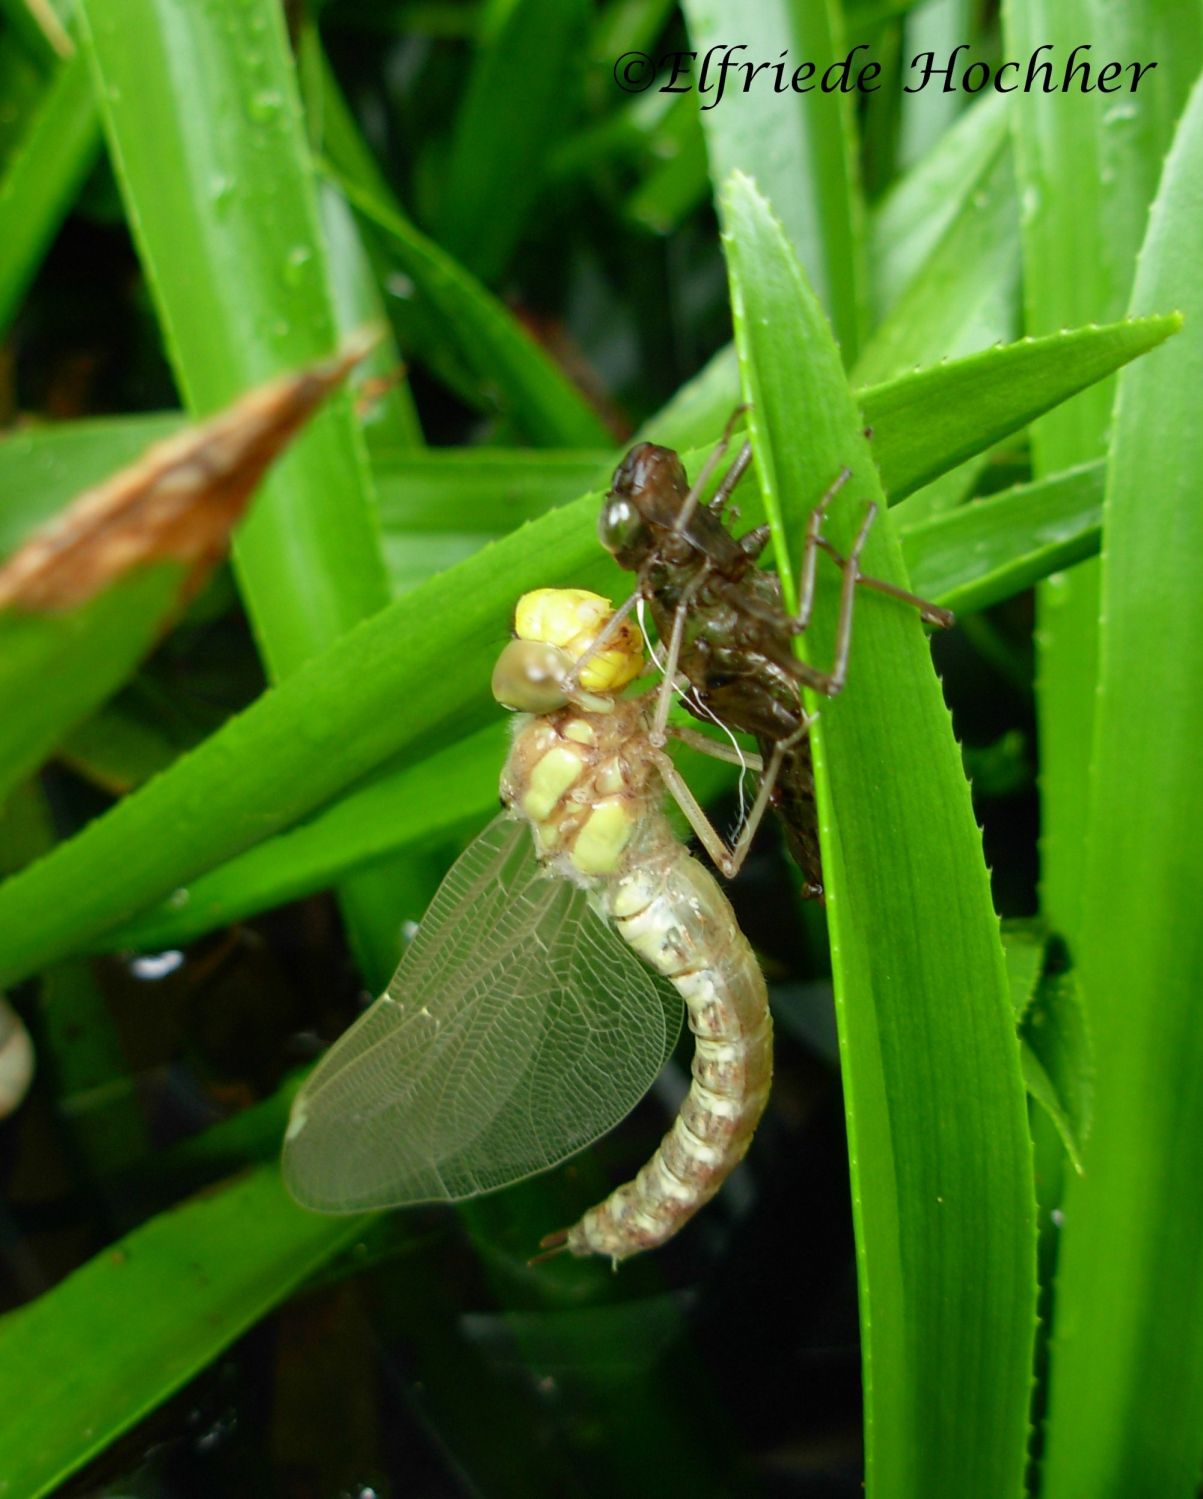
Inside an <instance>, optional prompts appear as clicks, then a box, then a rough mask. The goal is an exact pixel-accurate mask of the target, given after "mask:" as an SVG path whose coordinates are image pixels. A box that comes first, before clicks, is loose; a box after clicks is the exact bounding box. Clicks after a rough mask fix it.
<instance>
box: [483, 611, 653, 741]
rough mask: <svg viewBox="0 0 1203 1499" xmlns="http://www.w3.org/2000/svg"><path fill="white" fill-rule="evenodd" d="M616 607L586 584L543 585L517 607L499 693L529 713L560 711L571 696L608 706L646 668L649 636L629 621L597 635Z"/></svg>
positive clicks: (592, 706)
mask: <svg viewBox="0 0 1203 1499" xmlns="http://www.w3.org/2000/svg"><path fill="white" fill-rule="evenodd" d="M613 613H614V608H613V605H612V604H611V603H610V600H609V599H607V598H603V597H602V596H601V595H600V594H596V593H589V592H588V591H587V590H586V589H583V588H536V589H534V590H533V591H532V592H531V593H524V594H523V595H522V597H521V598H520V599H519V600H518V606H517V608H516V609H515V611H514V633H515V635H516V637H517V638H516V639H514V640H511V641H510V643H509V644H508V645H507V646H506V648H505V649H504V650H503V651H502V653H501V655H500V656H499V657H498V660H497V665H496V666H495V667H494V668H493V696H494V697H495V698H496V699H497V701H498V702H499V703H501V704H502V706H503V707H506V708H516V709H518V710H519V711H520V712H523V713H554V712H555V711H556V710H557V709H559V708H564V707H567V705H568V704H569V703H573V704H575V705H576V706H577V707H580V708H584V709H586V710H587V711H589V712H591V713H605V712H608V711H609V710H610V708H611V707H612V705H613V698H614V695H615V694H616V693H618V692H621V690H622V689H623V688H624V687H625V686H626V685H627V683H628V682H631V681H633V680H634V679H635V678H636V677H637V676H638V675H639V673H640V671H641V670H642V669H643V641H642V638H641V636H640V634H639V631H638V630H637V629H636V628H635V627H634V625H632V624H631V623H630V622H629V621H624V622H623V624H622V625H621V626H620V627H619V628H618V629H617V630H616V631H614V633H613V635H612V636H611V638H609V639H608V640H606V641H604V642H603V643H602V648H601V649H600V650H598V649H597V648H596V647H597V642H598V640H599V637H600V636H601V635H602V633H603V631H604V630H605V629H606V626H607V625H608V624H609V623H610V619H611V617H612V615H613Z"/></svg>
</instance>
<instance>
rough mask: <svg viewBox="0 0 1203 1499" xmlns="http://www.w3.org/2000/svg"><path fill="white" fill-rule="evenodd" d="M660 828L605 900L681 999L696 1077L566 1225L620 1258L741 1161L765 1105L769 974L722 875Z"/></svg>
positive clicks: (665, 1232)
mask: <svg viewBox="0 0 1203 1499" xmlns="http://www.w3.org/2000/svg"><path fill="white" fill-rule="evenodd" d="M665 836H666V840H667V841H666V842H665V844H664V845H662V846H661V847H660V848H659V849H656V850H654V851H653V850H650V849H648V848H647V847H646V846H643V847H639V848H634V849H632V850H631V852H630V854H629V856H628V860H627V863H628V868H627V869H626V870H625V871H624V872H623V873H622V874H620V875H619V876H618V877H617V878H616V879H615V880H614V882H613V885H612V887H611V888H610V889H609V890H608V892H607V897H608V899H607V904H608V906H609V912H610V916H611V919H612V920H613V921H614V924H615V926H616V927H617V929H618V931H619V932H620V933H621V934H622V935H623V936H624V937H625V938H626V940H627V941H628V942H629V943H630V944H631V946H632V947H633V948H634V949H635V950H636V952H638V953H639V955H640V957H642V958H643V959H644V960H645V961H646V962H648V963H650V964H651V965H652V967H654V968H655V969H657V971H658V972H660V973H662V974H664V975H665V977H666V978H668V979H669V980H670V982H671V983H672V984H673V985H674V986H675V987H676V989H677V990H678V992H679V993H680V995H681V997H682V999H683V1000H684V1001H685V1006H686V1009H687V1011H688V1014H689V1026H690V1029H691V1030H692V1031H693V1033H694V1036H695V1037H696V1043H695V1045H696V1050H695V1054H694V1062H693V1082H692V1084H691V1086H690V1089H689V1093H688V1095H687V1096H686V1099H685V1102H684V1104H683V1105H682V1108H681V1111H680V1113H679V1114H678V1116H677V1118H676V1119H675V1120H674V1122H673V1126H672V1128H671V1129H670V1130H669V1132H668V1134H667V1135H665V1137H664V1139H663V1140H662V1141H661V1142H660V1145H659V1148H658V1149H657V1151H656V1153H655V1155H654V1156H653V1157H652V1159H651V1160H650V1161H649V1162H648V1163H647V1165H646V1166H644V1168H643V1169H642V1170H641V1171H640V1172H639V1174H638V1175H637V1176H636V1177H635V1179H634V1180H633V1181H631V1182H628V1183H626V1185H624V1186H621V1187H619V1188H618V1189H617V1191H615V1192H613V1193H611V1195H610V1196H609V1197H608V1198H607V1199H606V1200H605V1201H604V1202H602V1203H600V1204H599V1205H598V1206H597V1207H595V1208H591V1209H590V1210H589V1212H587V1213H586V1214H585V1215H584V1217H583V1218H582V1219H581V1220H580V1222H579V1223H577V1224H576V1225H575V1227H573V1228H571V1229H570V1230H569V1231H568V1237H567V1246H568V1248H569V1250H571V1251H572V1253H574V1254H581V1255H583V1254H604V1255H608V1256H609V1257H610V1258H611V1259H613V1260H621V1259H624V1258H626V1257H627V1256H628V1255H631V1254H636V1253H638V1252H639V1251H641V1250H644V1249H654V1248H656V1247H657V1246H658V1245H660V1244H662V1243H664V1242H665V1240H666V1239H669V1238H671V1236H672V1235H673V1234H674V1233H676V1231H677V1230H678V1229H679V1228H680V1227H681V1225H682V1224H683V1223H684V1222H685V1221H686V1220H687V1219H689V1218H691V1217H692V1216H693V1215H694V1213H696V1212H697V1210H698V1209H699V1208H700V1207H702V1206H703V1205H704V1204H705V1203H707V1202H709V1200H710V1199H711V1198H712V1197H713V1196H714V1194H715V1193H716V1192H717V1191H718V1190H719V1188H720V1187H721V1186H722V1184H723V1182H725V1181H726V1179H727V1177H728V1176H729V1175H730V1174H731V1172H732V1171H733V1170H734V1169H735V1167H736V1166H737V1165H738V1164H739V1162H740V1161H741V1160H742V1159H743V1157H744V1154H745V1153H746V1151H747V1148H748V1145H749V1143H750V1141H751V1138H752V1135H753V1132H754V1131H755V1129H756V1125H757V1122H758V1121H759V1119H760V1116H761V1114H762V1113H763V1112H764V1107H765V1104H766V1102H767V1101H768V1095H769V1085H770V1082H771V1079H772V1071H773V1061H772V1023H771V1021H770V1019H769V1010H768V995H767V992H766V990H765V984H764V978H763V976H762V975H761V972H760V969H759V966H758V965H757V962H756V959H755V956H754V955H753V953H752V950H751V948H750V947H749V946H748V944H747V942H746V940H745V939H744V937H743V935H742V933H741V932H740V931H739V928H738V926H737V925H736V923H735V917H734V913H733V912H732V910H731V907H730V905H729V904H728V902H727V899H726V897H725V896H724V895H723V893H722V891H721V890H720V889H719V887H718V885H717V883H716V882H715V880H714V879H713V878H712V877H711V875H710V874H709V873H708V872H707V870H705V869H704V868H703V867H702V866H701V865H700V864H698V863H697V861H696V860H694V859H693V858H691V856H690V855H689V853H688V851H687V850H686V849H685V848H684V847H683V846H682V845H680V844H678V843H676V842H675V840H671V834H669V833H668V832H667V829H666V830H665Z"/></svg>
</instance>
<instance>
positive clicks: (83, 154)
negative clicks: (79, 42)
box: [0, 53, 100, 330]
mask: <svg viewBox="0 0 1203 1499" xmlns="http://www.w3.org/2000/svg"><path fill="white" fill-rule="evenodd" d="M99 149H100V117H99V115H98V114H97V111H96V104H95V101H94V99H93V95H92V78H91V75H90V73H89V71H88V63H87V59H86V58H85V57H83V56H81V55H80V54H79V53H76V55H75V56H74V57H70V58H68V59H67V61H66V62H64V63H62V64H61V65H60V67H59V69H58V72H57V73H56V75H55V77H54V78H53V80H52V81H51V83H50V84H49V86H48V87H47V89H46V94H45V97H44V98H43V100H42V103H41V107H40V108H39V109H38V112H37V114H36V115H35V116H34V118H33V119H32V120H31V121H30V124H29V128H28V130H27V132H26V135H25V139H24V140H23V141H22V143H21V145H20V146H19V147H18V148H17V150H16V152H15V154H14V156H13V158H12V160H11V161H10V162H9V163H8V166H7V168H6V170H5V173H4V178H3V181H0V330H4V329H7V328H8V326H9V324H10V322H11V321H12V317H13V313H14V312H15V311H16V309H17V307H18V305H19V303H20V300H21V298H22V296H23V295H24V293H25V289H26V287H27V286H28V285H29V282H30V281H31V280H32V278H33V276H34V273H35V272H36V271H37V268H38V265H39V264H40V262H41V258H42V256H43V254H44V253H45V251H46V248H47V246H48V245H49V244H50V242H51V240H52V239H53V237H54V235H55V233H56V232H57V230H58V227H59V225H60V224H61V223H62V221H63V219H64V218H65V217H66V214H67V211H68V209H69V208H70V207H71V205H72V203H73V202H74V201H75V197H76V194H77V193H78V191H79V189H80V187H81V185H82V183H83V180H84V178H85V176H86V175H87V173H88V170H89V168H90V167H91V166H92V163H93V162H94V161H95V160H96V155H97V152H98V151H99Z"/></svg>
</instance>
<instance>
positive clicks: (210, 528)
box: [0, 335, 375, 614]
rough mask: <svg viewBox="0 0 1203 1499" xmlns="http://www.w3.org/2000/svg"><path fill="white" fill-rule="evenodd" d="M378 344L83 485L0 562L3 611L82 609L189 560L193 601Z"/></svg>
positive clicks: (263, 391)
mask: <svg viewBox="0 0 1203 1499" xmlns="http://www.w3.org/2000/svg"><path fill="white" fill-rule="evenodd" d="M374 342H375V336H374V335H360V336H358V337H357V338H355V339H354V340H353V341H352V342H350V343H349V344H348V345H347V347H346V348H345V349H344V350H342V351H341V352H340V353H338V354H336V355H335V356H334V357H333V358H331V359H328V360H324V361H322V362H321V363H318V364H312V365H307V366H306V367H305V368H304V369H301V370H297V371H295V372H294V373H292V374H290V375H283V376H281V377H279V378H278V379H276V380H272V381H269V382H268V383H267V384H266V385H260V386H257V387H256V388H255V389H254V390H252V391H249V392H248V393H247V394H246V395H244V396H241V397H240V398H239V399H238V400H237V401H235V402H234V404H233V405H232V406H227V407H226V409H225V410H224V411H222V412H220V413H219V414H218V415H217V416H215V417H212V418H211V419H210V420H209V421H207V422H204V423H202V424H201V425H199V426H196V427H190V428H188V430H187V431H184V432H180V433H177V434H176V435H175V436H173V437H169V438H167V439H166V440H165V441H164V442H160V443H156V444H155V445H154V447H151V448H148V449H147V450H146V452H145V453H143V455H142V456H141V457H140V458H139V459H138V460H137V461H136V462H135V463H132V464H131V465H130V466H129V467H128V468H124V469H122V470H121V471H120V472H119V473H116V474H114V475H112V477H110V478H108V479H106V480H105V481H104V483H102V484H100V485H97V486H96V487H95V488H92V489H87V490H85V491H84V492H83V493H82V494H81V495H78V496H77V497H76V498H75V499H74V500H73V501H72V502H71V504H70V505H68V506H67V508H66V509H65V510H64V511H63V512H62V514H60V515H58V516H56V517H55V519H54V520H53V521H51V522H50V523H49V524H47V525H45V526H43V527H41V529H39V530H37V531H35V532H34V533H33V535H32V536H30V537H29V538H28V539H27V540H26V541H25V542H24V543H23V544H22V545H21V546H20V547H19V548H18V550H17V551H16V552H14V553H13V555H12V556H11V557H10V558H9V559H8V561H7V562H6V563H5V564H4V565H3V566H0V610H3V609H14V610H21V611H23V612H26V613H31V614H35V613H36V614H50V613H57V612H61V611H65V610H69V609H76V608H78V607H79V606H80V605H81V604H85V603H87V601H88V600H89V599H91V598H94V597H95V596H96V594H98V593H100V592H101V591H102V590H103V589H105V588H108V587H110V586H111V585H112V584H113V583H115V582H116V581H117V580H118V579H119V578H121V577H122V576H123V575H124V574H126V573H127V572H129V571H130V569H131V568H135V567H142V566H145V565H147V564H149V563H153V562H163V561H174V562H179V563H182V564H183V565H184V566H185V567H186V568H187V569H188V571H187V575H186V578H185V580H184V584H183V586H182V590H181V595H182V597H183V598H187V597H189V596H190V595H191V594H192V593H193V592H195V590H196V588H197V587H198V586H199V585H200V583H201V582H202V581H203V579H204V578H205V577H206V576H207V574H208V572H209V570H210V569H211V568H212V567H213V566H214V564H215V563H216V562H217V561H218V559H219V558H220V557H221V555H222V554H223V552H224V551H225V548H226V544H227V542H228V539H229V534H230V531H231V529H232V528H233V527H234V526H235V525H236V524H237V522H238V520H239V518H240V517H241V515H242V513H243V511H244V510H245V509H246V507H247V504H248V502H249V500H250V498H251V495H252V494H253V493H254V491H255V488H256V486H257V485H258V483H259V480H260V479H261V478H262V477H263V474H264V472H265V471H266V469H267V468H268V467H269V465H270V464H271V463H272V462H273V461H274V460H275V458H276V457H277V456H278V455H279V454H280V453H281V452H282V450H283V449H284V448H285V447H286V446H287V445H288V443H289V442H290V441H291V440H292V438H293V437H294V436H295V435H296V433H297V432H298V431H299V430H300V429H301V427H302V426H304V424H305V422H306V421H307V420H308V419H309V417H310V415H311V414H312V413H313V411H314V410H315V408H316V407H317V406H318V405H319V404H320V403H321V401H322V400H323V399H324V398H325V397H326V395H328V394H329V392H330V391H331V390H333V389H334V387H335V386H337V385H338V384H339V383H340V382H341V381H342V379H343V378H344V377H345V375H346V374H347V372H348V370H350V369H351V367H352V366H353V365H354V364H356V363H357V362H358V361H359V360H360V359H362V358H363V356H364V354H365V353H366V352H367V351H368V349H369V348H370V347H371V346H372V344H373V343H374Z"/></svg>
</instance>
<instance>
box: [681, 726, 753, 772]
mask: <svg viewBox="0 0 1203 1499" xmlns="http://www.w3.org/2000/svg"><path fill="white" fill-rule="evenodd" d="M667 733H668V735H669V737H670V738H672V739H677V740H679V741H680V742H681V743H682V744H687V745H688V746H689V748H690V749H691V750H696V751H697V752H698V754H699V755H709V756H710V758H711V759H712V760H722V761H723V762H724V764H727V765H738V766H739V767H740V768H741V769H744V770H754V771H755V772H756V774H757V775H759V774H760V772H761V771H762V770H763V769H764V760H763V759H762V758H761V757H760V756H759V755H758V754H756V753H755V752H754V751H752V750H745V749H741V748H739V746H738V745H732V744H718V743H716V741H715V740H713V739H709V738H707V736H706V735H705V734H699V733H698V731H697V729H690V728H687V727H686V726H685V725H684V724H670V725H669V727H668V729H667Z"/></svg>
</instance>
